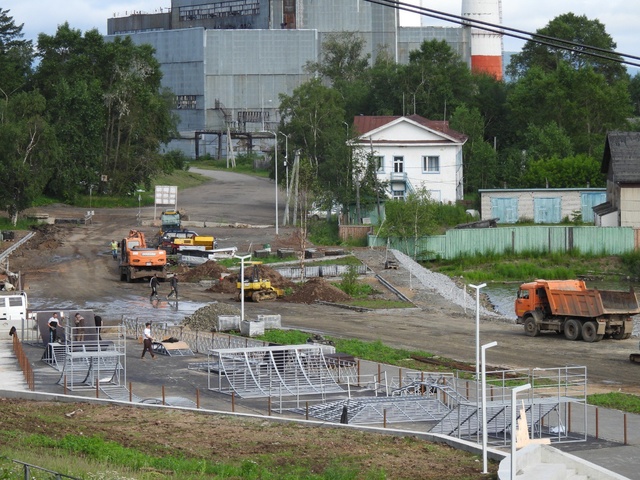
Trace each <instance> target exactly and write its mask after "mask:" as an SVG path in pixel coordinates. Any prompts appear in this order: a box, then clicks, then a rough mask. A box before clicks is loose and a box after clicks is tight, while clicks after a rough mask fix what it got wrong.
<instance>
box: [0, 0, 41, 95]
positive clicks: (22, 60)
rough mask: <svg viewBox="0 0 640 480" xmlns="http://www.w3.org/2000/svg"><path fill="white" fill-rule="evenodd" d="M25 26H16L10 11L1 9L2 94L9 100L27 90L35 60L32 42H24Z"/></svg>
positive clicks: (0, 87) (0, 88)
mask: <svg viewBox="0 0 640 480" xmlns="http://www.w3.org/2000/svg"><path fill="white" fill-rule="evenodd" d="M22 27H23V25H22V24H21V25H16V24H15V22H14V21H13V18H12V17H10V16H9V10H3V9H2V8H0V94H1V95H3V96H4V97H5V98H8V97H9V96H10V95H11V94H12V93H14V92H16V91H19V90H24V89H25V88H26V85H27V82H28V79H29V75H30V73H31V62H32V60H33V53H32V44H31V41H30V40H22V37H23V36H24V34H23V33H22Z"/></svg>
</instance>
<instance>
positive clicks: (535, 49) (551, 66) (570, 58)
mask: <svg viewBox="0 0 640 480" xmlns="http://www.w3.org/2000/svg"><path fill="white" fill-rule="evenodd" d="M536 33H537V34H540V35H546V36H549V37H555V38H559V39H562V40H569V41H572V42H575V43H578V44H580V45H583V47H580V48H577V50H582V49H584V50H586V51H588V50H589V49H588V48H586V47H585V46H586V45H589V46H593V47H598V48H601V49H604V50H609V51H615V49H616V43H615V42H614V41H613V38H611V36H610V35H609V34H608V33H607V32H606V29H605V26H604V25H603V24H602V23H601V22H600V21H599V20H598V19H594V20H590V19H588V18H587V17H586V16H585V15H580V16H578V15H575V14H574V13H565V14H563V15H559V16H557V17H555V18H554V19H552V20H551V21H550V22H549V23H548V24H547V25H546V26H545V27H543V28H540V29H538V30H537V31H536ZM550 43H552V44H553V43H555V42H553V41H551V42H550ZM557 45H560V46H563V47H566V46H567V45H566V44H563V43H561V42H558V43H557ZM593 52H594V51H592V53H593ZM596 53H598V56H588V55H580V54H576V52H571V51H569V50H567V49H566V48H554V47H553V46H550V45H548V44H546V43H545V44H542V43H540V42H534V41H532V40H529V41H527V42H526V43H525V45H524V47H523V48H522V51H521V52H520V53H519V54H516V55H513V56H512V58H511V64H510V65H509V67H508V69H507V72H508V73H509V75H512V76H516V77H519V76H521V75H522V74H523V73H525V72H526V71H527V70H528V69H529V68H531V67H532V66H534V65H535V66H538V67H541V68H543V69H544V70H546V71H554V70H556V69H557V68H558V66H559V65H560V64H562V63H565V64H569V65H570V66H571V68H573V69H575V70H579V69H582V68H592V69H593V70H594V71H596V72H597V73H598V74H602V75H604V76H605V78H606V79H607V81H608V82H613V81H615V80H617V79H621V78H624V77H625V76H626V75H627V74H626V71H625V67H624V65H622V64H621V63H619V62H620V60H621V59H622V58H621V57H620V56H619V55H617V54H613V53H610V54H603V53H601V52H600V51H598V52H596ZM607 57H608V58H610V59H611V60H608V59H607Z"/></svg>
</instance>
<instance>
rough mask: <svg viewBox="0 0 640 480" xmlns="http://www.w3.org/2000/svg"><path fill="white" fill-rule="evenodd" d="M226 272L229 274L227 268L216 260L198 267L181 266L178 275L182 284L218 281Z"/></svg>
mask: <svg viewBox="0 0 640 480" xmlns="http://www.w3.org/2000/svg"><path fill="white" fill-rule="evenodd" d="M226 272H228V270H227V268H226V267H224V266H222V265H220V264H219V263H218V262H216V261H214V260H209V261H207V262H205V263H203V264H202V265H198V266H197V267H192V268H189V267H185V266H180V267H178V270H177V271H176V274H177V275H178V280H179V281H181V282H198V281H200V280H210V279H214V280H218V279H219V278H220V277H221V276H222V274H223V273H226Z"/></svg>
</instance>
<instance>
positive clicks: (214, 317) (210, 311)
mask: <svg viewBox="0 0 640 480" xmlns="http://www.w3.org/2000/svg"><path fill="white" fill-rule="evenodd" d="M218 315H240V309H239V308H238V307H235V306H233V305H229V304H226V303H218V302H215V303H210V304H209V305H206V306H204V307H202V308H199V309H198V310H196V311H195V312H193V315H191V316H188V317H185V319H184V320H183V321H182V325H184V326H186V327H189V328H190V329H191V330H200V331H208V332H211V331H215V330H217V328H218Z"/></svg>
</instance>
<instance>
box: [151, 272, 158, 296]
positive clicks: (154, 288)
mask: <svg viewBox="0 0 640 480" xmlns="http://www.w3.org/2000/svg"><path fill="white" fill-rule="evenodd" d="M158 283H159V282H158V274H157V273H154V274H153V277H151V280H150V281H149V286H150V287H151V295H149V300H153V297H156V298H158Z"/></svg>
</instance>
